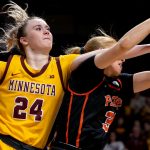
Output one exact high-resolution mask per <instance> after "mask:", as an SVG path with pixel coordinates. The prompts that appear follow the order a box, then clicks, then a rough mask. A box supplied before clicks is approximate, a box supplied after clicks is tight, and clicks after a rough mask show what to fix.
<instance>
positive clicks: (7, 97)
mask: <svg viewBox="0 0 150 150" xmlns="http://www.w3.org/2000/svg"><path fill="white" fill-rule="evenodd" d="M75 56H76V55H66V56H60V58H59V60H60V64H61V68H62V70H63V72H62V73H63V77H64V78H63V81H64V82H65V83H66V80H67V78H68V77H67V75H68V68H69V67H70V64H71V62H72V60H73V58H74V57H75ZM59 60H58V61H59ZM0 66H1V68H0V79H1V80H0V81H1V84H0V91H1V94H0V111H1V112H2V113H1V115H0V133H1V134H3V135H10V136H12V137H13V138H15V139H18V140H20V139H22V142H24V143H26V144H28V145H34V146H36V147H37V148H43V147H44V146H45V144H46V143H45V142H46V139H47V138H48V136H49V131H50V130H51V128H52V125H53V123H54V120H55V118H56V115H57V112H58V109H59V106H60V104H61V101H62V97H63V95H64V92H63V86H62V83H61V77H60V76H61V75H60V74H59V66H57V60H56V59H55V58H53V57H50V59H49V61H48V63H47V64H46V65H45V66H44V67H43V68H42V69H41V70H40V71H39V70H35V69H33V68H31V67H30V66H29V65H28V64H27V62H26V60H25V59H24V57H23V56H17V55H14V56H10V58H9V60H8V62H7V64H6V63H5V62H0ZM60 71H61V70H60ZM0 147H1V146H0Z"/></svg>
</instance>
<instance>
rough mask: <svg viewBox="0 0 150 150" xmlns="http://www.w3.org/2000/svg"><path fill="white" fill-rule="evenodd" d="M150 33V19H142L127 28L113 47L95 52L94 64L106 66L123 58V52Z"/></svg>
mask: <svg viewBox="0 0 150 150" xmlns="http://www.w3.org/2000/svg"><path fill="white" fill-rule="evenodd" d="M149 33H150V19H147V20H145V21H143V22H142V23H140V24H138V25H137V26H135V27H134V28H132V29H131V30H129V31H128V32H127V33H126V34H125V35H124V36H123V37H122V38H121V39H120V40H119V41H118V42H117V43H116V44H115V45H114V46H113V47H111V48H109V49H107V50H106V51H105V52H104V53H101V54H97V55H96V57H95V64H96V66H97V67H98V68H101V69H103V68H106V67H108V66H109V65H111V64H112V63H113V62H114V61H116V60H119V59H120V58H124V57H125V54H126V53H127V52H128V51H129V50H131V49H132V48H133V47H134V46H135V45H137V44H138V43H140V42H141V41H142V40H144V38H145V37H146V36H148V35H149Z"/></svg>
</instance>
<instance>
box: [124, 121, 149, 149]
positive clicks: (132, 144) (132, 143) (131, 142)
mask: <svg viewBox="0 0 150 150" xmlns="http://www.w3.org/2000/svg"><path fill="white" fill-rule="evenodd" d="M126 147H127V149H128V150H148V144H147V141H146V138H145V136H144V135H143V132H142V130H141V125H140V122H139V121H138V120H136V121H135V123H134V125H133V128H132V132H131V134H130V135H129V138H128V140H127V142H126Z"/></svg>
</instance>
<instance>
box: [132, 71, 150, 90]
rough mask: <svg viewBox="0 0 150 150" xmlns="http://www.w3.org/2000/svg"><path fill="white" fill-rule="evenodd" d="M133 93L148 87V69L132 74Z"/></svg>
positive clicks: (149, 84)
mask: <svg viewBox="0 0 150 150" xmlns="http://www.w3.org/2000/svg"><path fill="white" fill-rule="evenodd" d="M133 89H134V93H137V92H141V91H144V90H147V89H150V71H142V72H139V73H135V74H134V75H133Z"/></svg>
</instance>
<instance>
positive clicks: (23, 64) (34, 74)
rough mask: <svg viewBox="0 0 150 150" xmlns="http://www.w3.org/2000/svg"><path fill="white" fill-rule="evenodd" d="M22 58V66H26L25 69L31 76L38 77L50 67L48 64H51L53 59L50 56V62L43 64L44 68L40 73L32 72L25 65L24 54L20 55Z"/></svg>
mask: <svg viewBox="0 0 150 150" xmlns="http://www.w3.org/2000/svg"><path fill="white" fill-rule="evenodd" d="M20 60H21V65H22V67H23V68H24V70H25V71H26V72H27V73H28V74H29V75H30V76H31V77H38V76H39V75H41V74H42V73H43V72H44V71H45V70H46V69H47V67H48V65H49V63H50V61H51V57H49V60H48V63H47V64H45V65H44V66H43V68H42V69H41V70H40V72H38V73H32V72H31V71H30V70H29V69H28V68H27V66H26V65H25V62H24V56H21V57H20Z"/></svg>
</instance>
